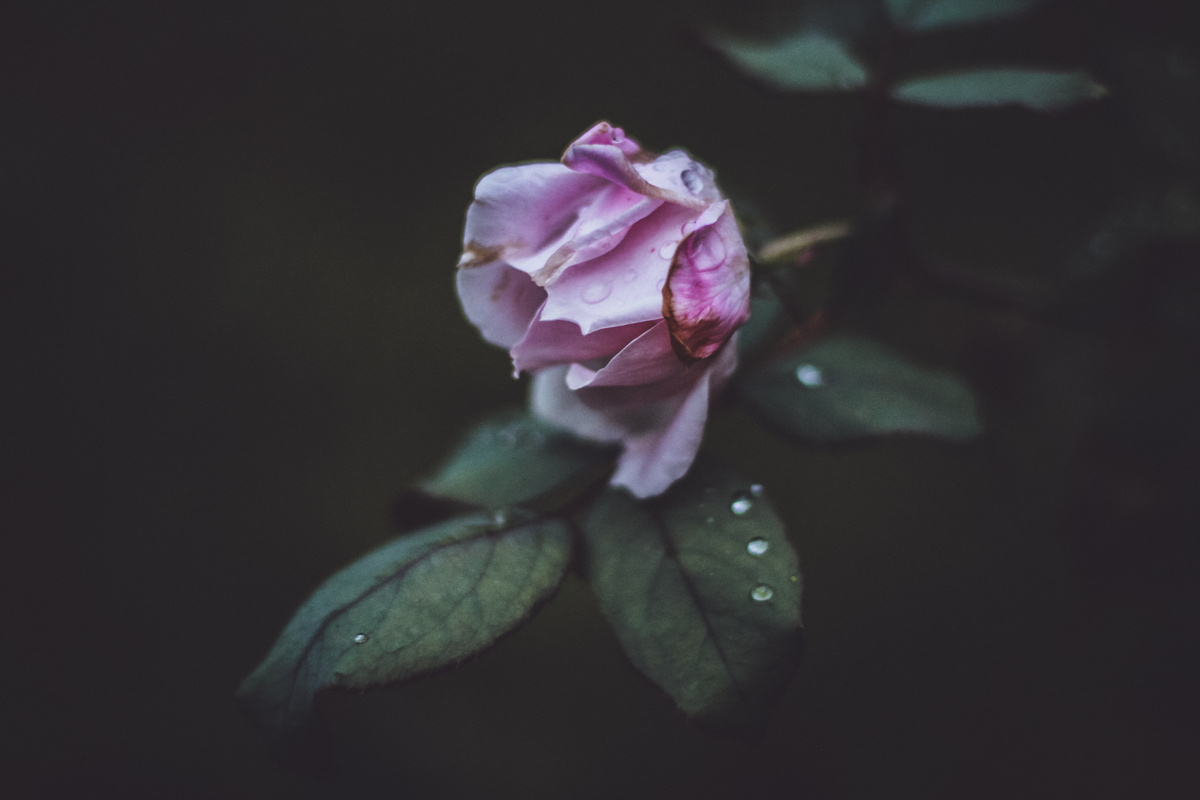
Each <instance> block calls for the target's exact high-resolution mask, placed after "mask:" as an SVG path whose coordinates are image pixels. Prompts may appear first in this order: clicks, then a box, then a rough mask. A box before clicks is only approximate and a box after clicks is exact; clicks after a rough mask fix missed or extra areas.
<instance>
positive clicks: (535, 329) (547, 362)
mask: <svg viewBox="0 0 1200 800" xmlns="http://www.w3.org/2000/svg"><path fill="white" fill-rule="evenodd" d="M527 280H528V279H527ZM659 324H663V323H659ZM653 326H654V323H652V322H639V323H635V324H633V325H622V326H620V327H616V328H604V329H602V330H598V331H596V332H595V333H592V334H589V335H587V336H584V335H583V333H582V332H581V331H580V330H579V326H578V325H576V324H575V323H574V322H568V321H566V320H552V321H549V322H547V321H544V320H542V319H540V318H535V319H534V321H533V322H532V324H530V325H529V329H528V330H527V331H526V332H525V335H524V337H523V338H522V339H521V340H520V341H519V342H517V343H516V344H515V345H514V346H513V348H512V357H513V369H515V370H517V371H518V372H533V371H535V370H539V369H542V368H544V367H551V366H556V365H558V364H571V363H573V362H578V361H590V360H592V359H608V358H611V357H612V356H613V355H615V354H616V353H618V352H620V350H621V348H623V347H625V346H626V345H628V344H629V342H630V340H637V339H638V337H640V336H641V335H642V333H643V332H644V331H646V330H647V329H648V328H650V327H653ZM669 348H670V342H669V336H668V350H669Z"/></svg>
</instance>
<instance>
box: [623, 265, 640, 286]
mask: <svg viewBox="0 0 1200 800" xmlns="http://www.w3.org/2000/svg"><path fill="white" fill-rule="evenodd" d="M622 277H623V278H624V280H625V282H626V283H633V282H634V281H636V280H637V279H638V271H637V270H636V269H633V268H632V267H630V268H629V269H627V270H625V274H624V275H623V276H622Z"/></svg>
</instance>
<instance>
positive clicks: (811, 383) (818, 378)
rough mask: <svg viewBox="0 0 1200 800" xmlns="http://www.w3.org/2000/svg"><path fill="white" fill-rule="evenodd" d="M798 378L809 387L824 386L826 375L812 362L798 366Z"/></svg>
mask: <svg viewBox="0 0 1200 800" xmlns="http://www.w3.org/2000/svg"><path fill="white" fill-rule="evenodd" d="M796 380H798V381H800V383H802V384H804V385H805V386H808V387H810V388H811V387H815V386H824V385H825V376H824V375H823V374H821V370H820V369H819V368H817V367H814V366H813V365H812V364H801V365H800V366H798V367H796Z"/></svg>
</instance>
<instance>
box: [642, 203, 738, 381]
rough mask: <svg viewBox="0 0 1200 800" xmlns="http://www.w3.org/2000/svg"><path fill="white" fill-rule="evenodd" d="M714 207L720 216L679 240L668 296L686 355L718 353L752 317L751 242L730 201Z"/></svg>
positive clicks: (674, 331) (679, 347) (669, 314)
mask: <svg viewBox="0 0 1200 800" xmlns="http://www.w3.org/2000/svg"><path fill="white" fill-rule="evenodd" d="M713 208H714V209H718V210H719V211H720V216H719V217H718V218H717V219H716V221H715V222H713V223H712V224H710V225H703V226H702V227H697V228H696V230H694V231H692V233H691V234H689V235H688V237H687V238H686V239H684V241H683V243H682V244H680V246H679V249H678V250H677V251H676V253H675V258H674V261H673V262H672V264H671V276H670V278H669V279H668V280H667V287H666V292H665V293H664V295H663V316H664V317H666V319H667V322H668V324H669V325H670V326H671V337H672V338H673V339H674V341H675V344H676V352H677V353H679V356H680V358H683V359H685V360H692V359H699V358H707V357H708V356H710V355H712V354H713V353H715V352H716V351H717V350H718V349H719V348H720V347H721V345H722V344H724V343H725V341H726V340H727V339H728V338H729V337H730V336H731V335H732V334H733V332H734V331H736V330H737V329H738V328H739V327H740V326H741V325H742V323H744V322H745V321H746V320H747V319H748V318H749V316H750V260H749V257H748V256H747V254H746V246H745V245H744V244H743V243H742V237H741V234H740V233H739V232H738V228H737V222H736V221H735V220H734V218H733V212H732V211H731V210H730V209H729V204H728V202H724V203H721V204H720V205H718V206H714V207H713ZM704 216H708V215H707V214H705V215H704ZM697 222H698V223H703V222H704V219H703V217H702V218H701V219H699V220H697Z"/></svg>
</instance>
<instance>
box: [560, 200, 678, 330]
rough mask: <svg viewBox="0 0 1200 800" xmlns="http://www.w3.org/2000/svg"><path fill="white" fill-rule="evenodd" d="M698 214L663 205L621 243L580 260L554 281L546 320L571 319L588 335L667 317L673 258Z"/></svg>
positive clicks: (631, 229) (639, 223)
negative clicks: (666, 288) (665, 309)
mask: <svg viewBox="0 0 1200 800" xmlns="http://www.w3.org/2000/svg"><path fill="white" fill-rule="evenodd" d="M694 216H695V214H694V213H693V212H691V211H688V210H687V209H685V208H680V207H679V206H675V205H670V204H664V205H662V206H660V207H659V208H658V209H657V210H656V211H655V212H654V213H652V214H651V215H650V216H648V217H646V218H645V219H643V220H642V221H640V222H638V223H636V224H635V225H634V226H633V227H632V228H630V229H629V231H628V232H627V233H626V234H625V238H624V239H623V240H622V241H621V243H620V244H619V245H618V246H617V247H616V248H614V249H613V250H611V251H609V252H608V253H605V254H604V255H602V256H598V257H596V258H593V259H591V260H590V261H586V262H584V263H582V264H576V265H575V266H574V267H572V268H571V269H569V270H567V271H565V272H563V273H562V274H561V275H560V276H559V278H558V280H556V281H555V282H554V283H552V284H550V285H549V286H548V287H547V289H548V290H549V297H548V298H547V301H546V307H545V308H544V309H543V310H542V319H546V320H552V319H566V320H571V321H572V322H574V323H576V324H577V325H579V327H580V329H581V330H582V331H583V332H584V333H585V334H586V333H591V332H592V331H595V330H599V329H601V328H612V327H616V326H618V325H629V324H631V323H634V322H646V321H651V320H654V321H657V320H660V319H662V317H663V287H664V286H665V285H666V280H667V273H668V271H669V270H670V267H671V259H672V258H673V257H674V255H675V249H676V247H677V246H678V244H679V242H680V241H681V240H682V239H683V238H684V226H685V225H687V224H688V223H689V222H690V221H691V220H692V218H693V217H694Z"/></svg>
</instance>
